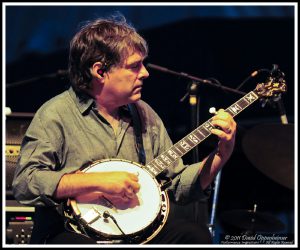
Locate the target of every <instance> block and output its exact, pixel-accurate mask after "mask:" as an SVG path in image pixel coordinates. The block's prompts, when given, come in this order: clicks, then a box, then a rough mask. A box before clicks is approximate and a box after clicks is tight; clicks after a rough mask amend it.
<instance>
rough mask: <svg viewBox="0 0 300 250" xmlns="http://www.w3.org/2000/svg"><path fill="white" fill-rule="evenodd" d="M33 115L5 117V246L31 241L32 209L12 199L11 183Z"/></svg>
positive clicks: (13, 114) (23, 114)
mask: <svg viewBox="0 0 300 250" xmlns="http://www.w3.org/2000/svg"><path fill="white" fill-rule="evenodd" d="M33 115H34V114H32V113H12V114H10V115H8V116H6V120H5V125H6V145H5V163H6V164H5V165H6V166H5V170H6V173H5V176H6V179H5V181H6V206H5V216H6V244H29V242H30V239H31V233H32V229H33V220H32V218H33V215H34V208H33V207H27V206H22V205H21V204H19V203H18V202H17V201H16V200H15V199H14V197H13V194H12V181H13V177H14V172H15V167H16V163H17V160H18V157H19V155H20V147H21V143H22V140H23V137H24V134H25V132H26V130H27V128H28V126H29V125H30V123H31V120H32V118H33Z"/></svg>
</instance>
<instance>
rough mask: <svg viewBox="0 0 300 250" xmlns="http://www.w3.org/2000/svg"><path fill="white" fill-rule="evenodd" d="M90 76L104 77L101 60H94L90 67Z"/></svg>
mask: <svg viewBox="0 0 300 250" xmlns="http://www.w3.org/2000/svg"><path fill="white" fill-rule="evenodd" d="M91 73H92V76H93V77H95V78H98V79H101V78H103V77H104V73H105V69H104V67H103V64H102V63H101V62H95V63H94V64H93V66H92V68H91Z"/></svg>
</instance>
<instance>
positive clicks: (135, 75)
mask: <svg viewBox="0 0 300 250" xmlns="http://www.w3.org/2000/svg"><path fill="white" fill-rule="evenodd" d="M144 59H145V57H144V56H143V55H141V54H140V53H137V52H135V53H133V54H132V55H130V56H128V57H127V59H126V60H125V61H124V63H123V64H122V65H119V66H116V67H113V68H111V70H109V71H108V72H107V74H106V75H105V79H104V86H103V89H102V91H104V92H103V96H105V97H106V98H107V100H110V101H113V102H115V104H117V106H122V105H126V104H128V103H132V102H136V101H138V100H139V99H141V90H142V85H143V80H144V79H146V78H147V77H148V76H149V73H148V71H147V70H146V68H145V66H144V64H143V60H144Z"/></svg>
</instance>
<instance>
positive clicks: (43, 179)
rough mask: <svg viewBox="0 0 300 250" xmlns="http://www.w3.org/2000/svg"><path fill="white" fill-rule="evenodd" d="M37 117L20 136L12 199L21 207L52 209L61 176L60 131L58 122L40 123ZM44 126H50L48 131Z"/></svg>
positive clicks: (63, 172) (48, 120)
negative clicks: (22, 137) (47, 207)
mask: <svg viewBox="0 0 300 250" xmlns="http://www.w3.org/2000/svg"><path fill="white" fill-rule="evenodd" d="M40 114H41V113H36V115H35V117H34V118H33V120H32V122H31V124H30V126H29V128H28V130H27V131H26V134H25V136H24V139H23V142H22V145H21V152H20V156H19V159H18V162H17V165H16V170H15V175H14V180H13V193H14V196H15V198H16V200H17V201H19V202H20V203H21V204H24V205H31V206H55V205H57V204H58V203H57V202H56V201H55V200H53V198H51V197H52V196H53V194H54V192H55V190H56V187H57V185H58V183H59V181H60V179H61V177H62V176H63V175H64V174H65V170H63V169H61V167H60V166H61V164H62V157H61V154H60V153H59V152H60V148H61V147H62V132H61V129H60V126H59V121H58V120H55V119H54V120H52V122H50V119H47V120H43V119H42V118H41V115H40ZM48 115H49V114H48ZM43 118H44V115H43ZM45 123H46V124H45ZM46 127H48V128H49V127H51V130H50V129H46ZM53 138H55V140H53ZM54 141H55V143H54Z"/></svg>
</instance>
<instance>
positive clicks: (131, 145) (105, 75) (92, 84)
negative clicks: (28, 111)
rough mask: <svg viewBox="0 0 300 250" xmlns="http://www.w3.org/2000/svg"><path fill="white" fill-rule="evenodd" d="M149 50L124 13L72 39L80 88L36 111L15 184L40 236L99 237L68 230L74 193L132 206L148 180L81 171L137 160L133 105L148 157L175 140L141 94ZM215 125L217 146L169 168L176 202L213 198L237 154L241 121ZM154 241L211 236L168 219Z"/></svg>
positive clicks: (75, 82)
mask: <svg viewBox="0 0 300 250" xmlns="http://www.w3.org/2000/svg"><path fill="white" fill-rule="evenodd" d="M147 53H148V48H147V43H146V41H145V40H144V39H143V38H142V37H141V36H140V35H139V34H138V33H137V32H136V31H135V30H134V28H133V27H131V26H129V25H128V24H127V23H126V21H125V19H124V18H121V19H120V20H117V19H97V20H95V21H93V22H89V23H87V24H86V25H85V26H84V27H82V28H81V30H80V31H79V32H78V33H77V34H76V35H75V36H74V38H73V39H72V41H71V44H70V56H69V75H70V81H71V84H72V87H71V88H70V89H69V90H67V91H65V92H63V93H62V94H60V95H58V96H56V97H54V98H52V99H51V100H49V101H48V102H47V103H45V104H44V105H43V106H42V107H41V108H40V109H39V110H38V111H37V112H36V114H35V117H34V119H33V121H32V123H31V125H30V127H29V128H28V131H27V132H26V134H25V137H24V140H23V143H22V147H21V148H22V149H21V154H20V158H19V161H18V164H17V168H16V172H15V177H14V181H13V191H14V195H15V197H16V199H17V200H18V201H19V202H20V203H22V204H24V205H31V206H35V208H36V212H35V219H34V225H35V226H34V230H33V235H32V243H46V244H76V243H78V244H81V243H86V244H89V243H92V244H93V243H96V239H95V238H94V237H90V235H89V234H87V236H88V237H87V236H86V235H85V233H84V231H85V229H82V230H81V232H80V233H74V232H70V227H69V226H68V225H66V223H65V221H66V220H65V218H64V216H63V215H64V214H65V213H64V211H62V210H63V209H62V208H63V207H64V206H62V204H65V203H66V200H68V199H69V198H72V199H74V200H77V201H79V200H80V199H81V198H82V197H83V196H84V195H87V197H89V195H94V194H98V193H101V194H103V197H104V195H105V197H115V198H119V200H121V201H122V202H124V204H126V203H127V202H130V201H131V200H132V199H134V198H136V197H137V195H138V194H139V191H140V189H141V187H142V185H143V184H144V183H141V182H140V180H139V179H140V176H139V175H138V174H137V173H134V172H130V171H122V169H121V170H120V171H105V172H85V171H82V169H84V166H88V165H89V164H92V163H93V162H95V161H97V160H101V159H110V158H117V159H125V160H128V161H133V162H139V160H140V159H139V152H138V151H137V150H136V144H135V140H136V136H135V133H134V131H135V130H134V127H133V123H132V120H133V113H132V112H130V110H129V109H128V104H131V103H135V105H136V108H137V110H138V113H139V116H140V120H141V122H142V127H143V129H142V139H143V147H144V152H145V156H146V164H147V163H148V162H149V161H151V160H152V159H154V158H155V157H157V156H159V155H160V154H162V153H163V152H164V151H166V150H167V149H169V148H170V147H171V146H172V142H171V140H170V138H169V136H168V134H167V132H166V129H165V127H164V125H163V122H162V121H161V119H160V118H159V116H158V115H157V114H156V113H155V112H154V111H153V110H152V108H151V107H150V106H149V105H148V104H146V103H145V102H143V101H142V100H141V90H142V86H143V81H144V79H146V78H147V77H148V76H149V73H148V71H147V70H146V68H145V67H144V65H143V61H144V59H145V58H146V56H147ZM212 125H213V126H215V127H217V128H215V129H212V130H211V133H212V134H215V135H217V136H218V137H219V139H220V140H219V143H218V147H217V149H216V150H215V151H214V152H212V153H211V154H210V155H209V156H208V157H207V158H205V159H203V161H202V162H200V163H196V164H193V165H190V166H185V165H183V163H182V160H181V159H178V160H177V161H176V162H175V164H173V165H170V166H169V167H168V168H167V169H166V170H165V171H163V176H162V178H163V179H164V178H166V179H170V180H171V183H170V186H169V187H168V191H167V192H168V194H169V197H170V199H172V200H173V201H174V202H178V203H181V204H184V203H187V202H190V201H193V200H200V199H207V198H208V195H209V186H210V183H211V182H212V181H213V179H214V177H215V176H216V174H217V173H218V171H219V170H220V169H221V168H222V167H223V166H224V164H225V163H226V161H227V160H228V159H229V157H230V155H231V154H232V151H233V147H234V142H235V132H236V123H235V122H234V120H233V118H232V117H231V116H230V115H229V114H228V113H226V112H224V110H219V111H218V112H217V115H215V116H214V117H213V121H212ZM148 199H150V200H151V199H152V197H148ZM108 202H110V203H111V201H110V200H108ZM141 203H142V202H141ZM112 205H113V204H112ZM139 205H141V204H139V203H138V205H137V206H139ZM75 231H76V230H75ZM82 231H83V233H82ZM150 238H151V237H150ZM121 243H122V242H121ZM125 243H128V242H126V241H125ZM133 243H134V242H133ZM147 243H152V244H206V243H211V238H210V234H209V231H208V230H207V228H206V226H205V225H199V224H196V223H191V222H187V221H169V220H167V222H166V223H165V225H164V226H163V227H162V229H160V230H159V231H156V233H155V237H153V238H151V239H150V240H149V241H147Z"/></svg>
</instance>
